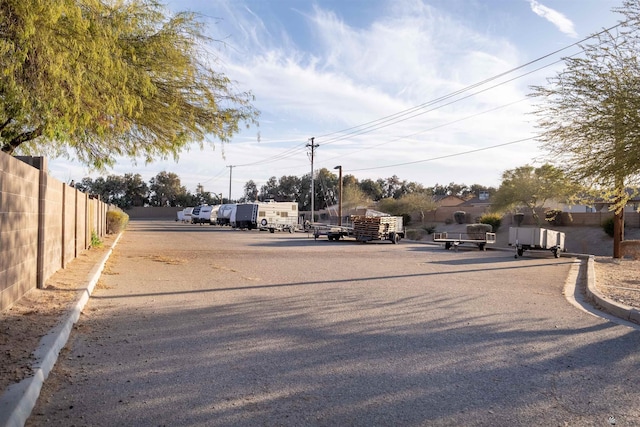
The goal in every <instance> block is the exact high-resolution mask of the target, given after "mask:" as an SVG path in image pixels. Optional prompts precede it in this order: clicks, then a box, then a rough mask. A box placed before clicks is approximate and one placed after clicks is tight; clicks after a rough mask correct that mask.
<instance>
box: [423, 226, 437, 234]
mask: <svg viewBox="0 0 640 427" xmlns="http://www.w3.org/2000/svg"><path fill="white" fill-rule="evenodd" d="M422 228H423V230H424V231H426V232H427V234H433V233H435V231H436V226H435V225H427V226H425V227H422Z"/></svg>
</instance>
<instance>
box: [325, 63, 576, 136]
mask: <svg viewBox="0 0 640 427" xmlns="http://www.w3.org/2000/svg"><path fill="white" fill-rule="evenodd" d="M575 55H577V54H575ZM575 55H573V56H575ZM558 62H562V60H558V61H555V62H552V63H550V64H547V65H543V66H542V67H538V68H536V69H535V70H531V71H529V72H526V73H524V74H520V75H518V76H516V77H513V78H511V79H509V80H505V81H502V82H500V83H497V84H495V85H493V86H489V87H486V88H484V89H482V90H479V91H477V92H472V93H470V94H467V95H465V96H463V97H461V98H456V99H454V100H451V101H449V102H447V103H445V104H440V105H438V106H436V107H433V108H431V109H429V110H424V111H420V112H418V113H415V114H413V115H412V116H409V117H406V118H405V119H403V120H401V121H406V120H409V119H413V118H415V117H418V116H421V115H423V114H427V113H430V112H432V111H436V110H439V109H440V108H444V107H447V106H449V105H452V104H455V103H456V102H460V101H463V100H465V99H468V98H471V97H474V96H476V95H478V94H481V93H483V92H487V91H489V90H491V89H495V88H497V87H499V86H502V85H504V84H506V83H509V82H512V81H514V80H517V79H520V78H522V77H524V76H527V75H529V74H533V73H535V72H538V71H540V70H543V69H545V68H547V67H550V66H552V65H554V64H557V63H558ZM509 105H511V104H509ZM498 108H500V107H498ZM399 122H400V121H397V122H393V123H387V124H384V125H382V124H381V125H379V126H377V127H374V128H371V129H370V130H368V131H366V132H365V131H363V132H354V133H352V134H350V135H346V136H343V137H338V138H335V139H333V140H330V141H329V142H326V141H325V142H323V145H329V144H331V143H334V142H338V141H341V140H344V139H348V138H351V137H353V136H357V135H362V134H364V133H367V132H370V131H373V130H378V129H382V128H385V127H388V126H392V125H394V124H397V123H399ZM451 123H455V121H454V122H451ZM438 127H442V126H438ZM419 133H422V132H419ZM396 140H397V139H396ZM389 142H391V141H389Z"/></svg>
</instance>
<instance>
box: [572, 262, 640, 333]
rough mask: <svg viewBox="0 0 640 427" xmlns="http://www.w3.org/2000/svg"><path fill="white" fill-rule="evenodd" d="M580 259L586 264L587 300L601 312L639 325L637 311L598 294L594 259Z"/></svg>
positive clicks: (639, 318)
mask: <svg viewBox="0 0 640 427" xmlns="http://www.w3.org/2000/svg"><path fill="white" fill-rule="evenodd" d="M582 257H583V260H586V262H587V265H586V268H587V284H586V286H585V293H586V296H587V300H588V301H589V302H591V304H593V305H594V306H595V307H597V308H599V309H600V310H602V311H605V312H607V313H609V314H612V315H614V316H616V317H619V318H620V319H622V320H626V321H629V322H633V323H637V324H640V311H639V310H637V309H635V308H633V307H630V306H628V305H625V304H622V303H619V302H616V301H613V300H611V299H609V298H607V297H605V296H604V295H602V293H600V291H599V290H598V288H597V287H596V273H595V265H594V263H595V257H594V256H593V255H583V256H582Z"/></svg>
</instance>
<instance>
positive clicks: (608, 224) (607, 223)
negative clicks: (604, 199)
mask: <svg viewBox="0 0 640 427" xmlns="http://www.w3.org/2000/svg"><path fill="white" fill-rule="evenodd" d="M602 229H603V230H604V232H605V233H607V235H608V236H609V237H613V217H611V218H607V219H605V220H604V221H602Z"/></svg>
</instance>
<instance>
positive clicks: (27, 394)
mask: <svg viewBox="0 0 640 427" xmlns="http://www.w3.org/2000/svg"><path fill="white" fill-rule="evenodd" d="M121 236H122V233H120V234H119V235H118V237H116V239H115V240H114V242H113V244H112V245H111V247H110V248H109V250H108V251H107V253H106V254H105V255H104V257H103V258H102V260H101V261H100V263H99V264H98V265H96V266H95V267H94V268H93V269H92V270H91V272H90V273H89V277H90V278H91V279H90V280H89V283H88V284H87V287H86V289H84V290H83V291H82V292H81V294H80V297H79V298H78V300H77V301H76V303H75V304H74V305H73V307H72V309H71V310H69V313H68V314H67V317H66V318H65V319H64V321H63V322H62V323H61V324H59V325H58V326H56V327H55V328H53V329H52V330H51V331H50V332H49V333H48V334H47V335H45V336H44V337H42V339H41V340H40V343H39V344H38V348H37V349H36V351H35V353H34V356H35V358H36V361H35V362H34V363H33V365H32V369H33V376H31V377H29V378H25V379H24V380H22V381H21V382H19V383H17V384H12V385H11V386H9V387H8V388H7V390H6V391H5V393H4V394H3V395H2V396H0V426H2V427H22V426H24V425H25V423H26V422H27V418H29V416H30V415H31V411H32V410H33V408H34V407H35V405H36V401H37V400H38V397H39V396H40V391H41V390H42V385H43V384H44V381H45V380H46V379H47V377H48V376H49V373H50V372H51V370H52V369H53V366H54V365H55V363H56V361H57V360H58V355H59V354H60V350H62V348H63V347H64V346H65V345H66V343H67V340H68V339H69V335H70V334H71V330H72V329H73V325H74V324H75V323H76V322H77V321H78V319H79V318H80V314H81V313H82V310H83V309H84V306H85V305H86V304H87V301H89V297H90V296H91V293H92V292H93V289H94V288H95V286H96V283H97V282H98V279H99V278H100V275H101V274H102V270H103V269H104V266H105V264H106V263H107V260H108V259H109V257H110V256H111V253H112V252H113V248H115V246H116V244H117V243H118V241H119V240H120V237H121Z"/></svg>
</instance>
